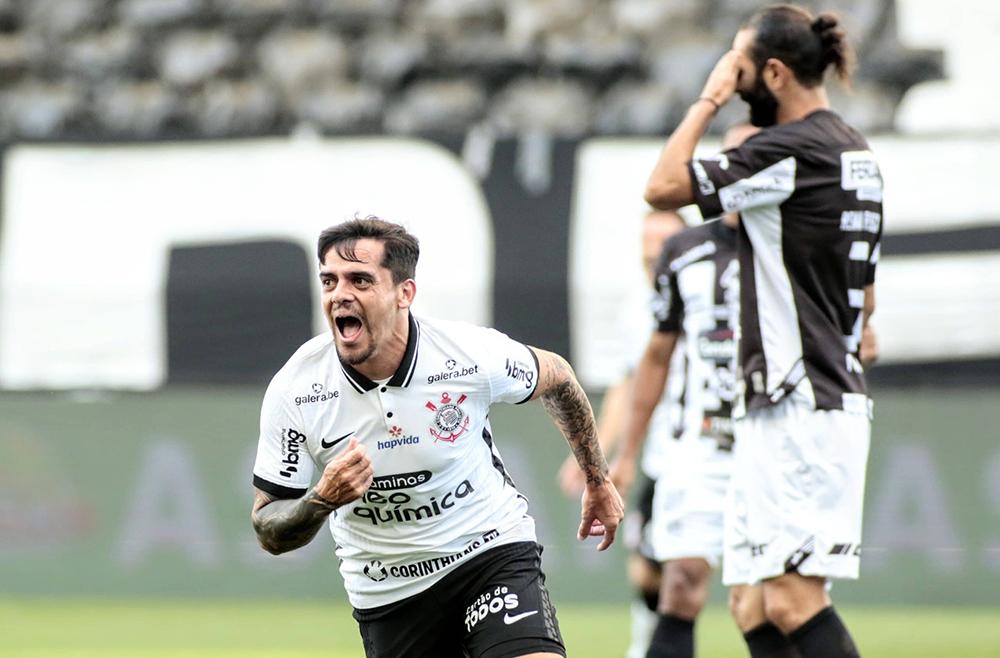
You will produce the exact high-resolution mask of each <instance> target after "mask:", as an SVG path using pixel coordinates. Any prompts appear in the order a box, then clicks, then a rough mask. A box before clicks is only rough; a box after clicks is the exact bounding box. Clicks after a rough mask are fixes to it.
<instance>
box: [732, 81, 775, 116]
mask: <svg viewBox="0 0 1000 658" xmlns="http://www.w3.org/2000/svg"><path fill="white" fill-rule="evenodd" d="M740 98H741V99H743V102H745V103H746V104H747V105H749V106H750V125H753V126H757V127H758V128H770V127H771V126H773V125H775V124H776V123H778V99H777V98H775V97H774V94H772V93H771V90H770V89H768V88H767V85H765V84H764V80H763V79H761V78H760V77H758V78H757V80H756V81H754V86H753V89H752V90H751V91H748V92H740Z"/></svg>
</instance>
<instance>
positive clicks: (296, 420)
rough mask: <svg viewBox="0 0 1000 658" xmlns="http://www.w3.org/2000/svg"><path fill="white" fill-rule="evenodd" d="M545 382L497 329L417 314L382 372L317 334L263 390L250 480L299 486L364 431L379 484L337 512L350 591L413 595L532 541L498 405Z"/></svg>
mask: <svg viewBox="0 0 1000 658" xmlns="http://www.w3.org/2000/svg"><path fill="white" fill-rule="evenodd" d="M537 383H538V363H537V360H536V358H535V355H534V353H533V352H532V351H531V350H530V349H528V348H527V347H526V346H524V345H522V344H521V343H518V342H516V341H514V340H511V339H510V338H509V337H507V336H506V335H504V334H502V333H500V332H498V331H496V330H493V329H486V328H482V327H476V326H472V325H468V324H463V323H457V322H444V321H438V320H433V321H432V320H426V319H420V320H419V321H418V320H417V319H416V318H414V317H413V315H412V314H411V315H410V330H409V340H408V343H407V346H406V352H405V354H404V356H403V359H402V362H401V363H400V366H399V369H398V370H397V371H396V373H395V374H394V375H393V376H392V377H391V378H389V379H388V380H386V381H384V382H375V381H372V380H370V379H368V378H367V377H365V376H364V375H362V374H361V373H359V372H358V371H357V370H355V369H354V368H352V367H351V366H349V365H347V364H343V363H341V361H340V359H339V358H338V357H337V350H336V347H335V345H334V342H333V337H332V335H330V334H324V335H321V336H317V337H315V338H313V339H312V340H310V341H308V342H307V343H305V344H304V345H303V346H302V347H301V348H299V349H298V351H296V352H295V354H294V355H293V356H292V358H291V359H289V361H288V363H286V364H285V366H284V367H283V368H282V369H281V370H280V371H278V374H277V375H275V376H274V379H273V380H272V381H271V385H270V386H269V387H268V389H267V393H266V394H265V396H264V403H263V407H262V410H261V420H260V440H259V444H258V448H257V461H256V463H255V465H254V469H253V482H254V486H256V487H257V488H259V489H261V490H263V491H266V492H268V493H269V494H271V495H273V496H278V497H281V498H297V497H300V496H302V495H303V494H305V493H306V491H308V489H309V487H310V486H311V485H312V483H313V480H314V479H315V478H314V472H315V475H317V476H318V475H319V474H321V473H322V471H323V468H324V467H325V466H326V464H327V463H328V462H330V461H331V460H333V459H334V458H335V457H336V456H337V455H338V454H340V453H341V452H342V451H343V450H345V449H346V448H347V446H348V444H349V443H350V439H351V438H352V437H353V438H356V439H357V440H358V441H359V442H361V443H363V444H364V445H365V446H366V447H367V448H368V453H369V455H370V456H371V459H372V464H373V467H374V473H375V476H374V482H373V484H372V486H371V488H370V489H369V490H368V492H367V493H366V494H365V495H364V496H362V497H361V498H360V499H358V500H356V501H354V502H353V503H350V504H347V505H344V506H343V507H341V508H339V509H338V510H336V512H334V513H333V514H331V515H330V530H331V532H332V533H333V539H334V541H335V543H336V547H337V548H336V553H337V557H338V558H340V560H341V564H340V572H341V574H342V575H343V577H344V584H345V587H346V589H347V593H348V597H349V599H350V602H351V605H353V606H354V607H355V608H362V609H364V608H372V607H376V606H381V605H385V604H388V603H392V602H395V601H398V600H400V599H403V598H406V597H408V596H412V595H414V594H417V593H419V592H421V591H423V590H425V589H427V588H428V587H430V586H431V585H433V584H434V583H435V582H437V581H438V580H440V579H441V578H442V577H443V576H444V575H445V574H446V573H448V572H449V571H451V570H452V569H454V568H455V567H456V566H458V565H459V564H461V563H462V562H463V561H464V560H466V559H467V558H468V557H470V556H474V555H477V554H479V553H480V552H482V551H483V550H484V549H485V548H489V547H493V546H499V545H501V544H506V543H511V542H519V541H534V540H535V525H534V521H533V520H532V518H531V517H530V516H528V504H527V500H526V499H525V497H524V496H522V495H521V494H520V493H519V492H518V491H517V489H516V488H515V486H514V482H513V480H512V479H511V477H510V476H509V475H508V474H507V471H506V470H505V469H504V464H503V460H502V459H501V458H500V453H499V451H498V450H497V447H496V445H495V444H494V441H493V432H492V430H491V428H490V422H489V410H490V405H491V404H492V403H494V402H508V403H520V402H525V401H527V400H528V399H529V398H530V397H531V394H532V393H533V392H534V390H535V387H536V385H537Z"/></svg>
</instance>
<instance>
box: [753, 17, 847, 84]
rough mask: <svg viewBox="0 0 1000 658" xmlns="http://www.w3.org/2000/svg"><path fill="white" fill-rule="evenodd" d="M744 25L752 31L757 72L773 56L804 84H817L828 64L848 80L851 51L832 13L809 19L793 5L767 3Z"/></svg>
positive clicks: (844, 34) (844, 79) (845, 36)
mask: <svg viewBox="0 0 1000 658" xmlns="http://www.w3.org/2000/svg"><path fill="white" fill-rule="evenodd" d="M745 27H747V28H749V29H752V30H754V31H755V32H756V34H755V35H754V42H753V46H752V48H751V57H752V58H753V61H754V64H755V65H756V66H757V70H758V71H759V70H760V69H761V68H762V67H763V66H764V63H765V62H767V60H768V59H770V58H772V57H774V58H775V59H779V60H781V61H782V63H784V64H785V66H787V67H788V68H790V69H791V70H792V73H794V74H795V78H796V79H797V80H798V81H799V82H800V83H802V84H803V85H805V86H807V87H815V86H816V85H818V84H821V83H822V82H823V74H824V73H826V69H827V67H829V66H830V65H831V64H832V65H833V66H834V68H835V69H836V71H837V77H838V78H840V80H841V81H843V82H845V83H846V82H848V81H849V80H850V77H851V70H852V69H853V67H854V53H853V51H852V50H851V47H850V45H849V44H848V43H847V33H846V32H844V30H843V29H842V28H841V27H840V21H839V19H838V18H837V17H836V16H835V15H833V14H830V13H825V12H824V13H822V14H820V15H819V16H817V17H815V18H813V16H812V14H810V13H809V12H808V11H806V10H805V9H803V8H802V7H798V6H796V5H771V6H769V7H765V8H763V9H761V10H760V11H758V12H757V13H756V14H754V15H753V16H752V17H751V18H750V20H749V21H747V23H746V26H745Z"/></svg>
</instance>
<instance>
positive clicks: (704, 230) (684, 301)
mask: <svg viewBox="0 0 1000 658" xmlns="http://www.w3.org/2000/svg"><path fill="white" fill-rule="evenodd" d="M738 270H739V263H738V262H737V260H736V229H734V228H731V227H729V226H726V225H725V224H724V223H722V222H721V221H719V220H715V221H710V222H705V223H704V224H702V225H700V226H694V227H691V228H688V229H685V230H683V231H681V232H680V233H677V234H676V235H674V236H673V237H671V238H670V239H669V240H667V243H666V244H665V245H664V247H663V252H662V253H661V254H660V258H659V261H658V262H657V264H656V291H657V293H659V295H660V299H659V303H658V304H656V305H655V306H654V308H653V313H654V317H655V318H656V320H657V326H656V329H657V331H660V332H671V333H679V334H683V336H684V340H683V341H682V343H678V346H680V345H682V344H683V346H684V349H685V351H686V359H685V363H686V369H685V372H684V373H675V372H673V371H672V370H671V374H670V376H671V378H673V377H676V376H678V375H683V377H684V383H685V386H684V394H683V396H682V398H681V401H682V416H683V420H682V427H683V436H682V439H683V440H685V441H688V440H692V439H697V438H700V437H712V438H715V439H716V440H718V441H719V442H720V446H723V447H727V448H728V447H729V445H731V443H732V436H733V429H732V403H733V398H734V395H735V388H736V386H735V384H736V377H735V372H734V362H735V358H736V351H735V330H736V326H737V316H738V313H739V271H738ZM674 363H676V359H675V360H674V361H672V363H671V366H673V364H674Z"/></svg>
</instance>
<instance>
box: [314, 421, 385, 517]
mask: <svg viewBox="0 0 1000 658" xmlns="http://www.w3.org/2000/svg"><path fill="white" fill-rule="evenodd" d="M372 475H373V472H372V460H371V458H370V457H369V456H368V449H367V448H365V447H364V446H363V445H361V444H360V443H358V439H357V437H351V442H350V443H349V444H348V445H347V450H345V451H344V452H343V453H342V454H340V455H338V456H337V458H336V459H334V460H333V461H331V462H330V463H329V464H327V465H326V468H324V469H323V475H322V476H321V477H320V478H319V482H317V483H316V486H315V487H314V489H315V490H316V494H317V495H319V496H320V497H321V498H323V500H325V501H326V502H328V503H331V504H332V505H334V506H336V507H340V506H341V505H346V504H347V503H350V502H353V501H355V500H357V499H358V498H361V496H363V495H364V494H365V492H366V491H368V487H370V486H371V484H372Z"/></svg>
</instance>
